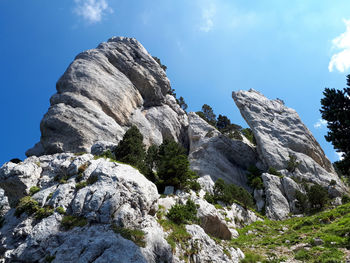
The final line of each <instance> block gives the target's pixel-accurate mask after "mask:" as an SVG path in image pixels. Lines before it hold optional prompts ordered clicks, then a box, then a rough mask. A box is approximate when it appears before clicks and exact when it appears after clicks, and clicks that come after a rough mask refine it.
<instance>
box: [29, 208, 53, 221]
mask: <svg viewBox="0 0 350 263" xmlns="http://www.w3.org/2000/svg"><path fill="white" fill-rule="evenodd" d="M52 214H53V209H52V208H51V207H40V208H38V210H37V211H36V212H35V215H34V216H35V219H38V220H41V219H44V218H46V217H48V216H50V215H52Z"/></svg>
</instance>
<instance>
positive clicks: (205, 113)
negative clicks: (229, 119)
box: [196, 104, 216, 127]
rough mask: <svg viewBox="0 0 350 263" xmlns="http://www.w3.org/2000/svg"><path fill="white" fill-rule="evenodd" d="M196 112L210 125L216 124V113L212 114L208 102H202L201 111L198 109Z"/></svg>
mask: <svg viewBox="0 0 350 263" xmlns="http://www.w3.org/2000/svg"><path fill="white" fill-rule="evenodd" d="M196 113H197V114H198V116H199V117H201V118H202V119H204V120H205V121H206V122H208V123H209V124H210V125H213V126H214V127H215V126H216V115H215V114H214V111H213V109H212V107H210V106H209V105H208V104H204V105H203V106H202V111H198V112H196Z"/></svg>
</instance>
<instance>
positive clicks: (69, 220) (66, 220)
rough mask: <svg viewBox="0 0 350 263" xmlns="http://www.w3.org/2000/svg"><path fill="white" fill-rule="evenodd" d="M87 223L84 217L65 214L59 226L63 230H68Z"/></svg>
mask: <svg viewBox="0 0 350 263" xmlns="http://www.w3.org/2000/svg"><path fill="white" fill-rule="evenodd" d="M86 224H87V219H86V218H85V217H79V216H71V215H66V216H64V217H63V218H62V221H61V226H62V227H63V229H64V230H70V229H72V228H74V227H83V226H85V225H86Z"/></svg>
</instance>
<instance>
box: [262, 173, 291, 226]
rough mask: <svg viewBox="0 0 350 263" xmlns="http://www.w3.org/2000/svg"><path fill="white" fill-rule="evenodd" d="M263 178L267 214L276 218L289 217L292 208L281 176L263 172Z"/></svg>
mask: <svg viewBox="0 0 350 263" xmlns="http://www.w3.org/2000/svg"><path fill="white" fill-rule="evenodd" d="M262 179H263V183H264V188H265V194H266V215H267V216H268V217H269V218H272V219H275V220H282V219H285V218H287V216H288V214H289V212H290V208H289V203H288V200H287V199H286V197H285V196H284V190H283V186H282V183H281V180H280V178H279V177H278V176H275V175H271V174H268V173H263V174H262Z"/></svg>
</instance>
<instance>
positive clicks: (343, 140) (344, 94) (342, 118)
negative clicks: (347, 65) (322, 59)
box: [320, 75, 350, 178]
mask: <svg viewBox="0 0 350 263" xmlns="http://www.w3.org/2000/svg"><path fill="white" fill-rule="evenodd" d="M346 80H347V81H346V85H347V87H346V88H344V89H343V90H338V89H329V88H326V89H325V90H324V92H323V95H324V98H322V99H321V105H322V107H321V110H320V112H321V115H322V118H323V119H324V120H326V121H327V128H328V129H329V131H328V133H327V135H326V136H325V138H326V140H327V141H328V142H331V143H332V144H333V146H334V148H335V149H336V150H337V152H339V153H343V154H342V157H343V159H342V160H341V161H337V162H335V163H334V165H335V166H336V168H337V170H338V171H339V172H340V174H341V175H345V176H347V177H348V178H349V177H350V136H349V130H350V97H349V95H350V75H347V77H346Z"/></svg>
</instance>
